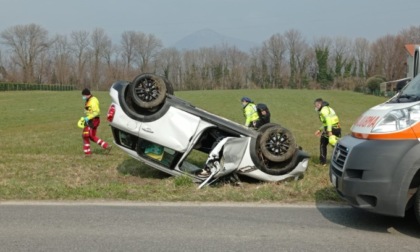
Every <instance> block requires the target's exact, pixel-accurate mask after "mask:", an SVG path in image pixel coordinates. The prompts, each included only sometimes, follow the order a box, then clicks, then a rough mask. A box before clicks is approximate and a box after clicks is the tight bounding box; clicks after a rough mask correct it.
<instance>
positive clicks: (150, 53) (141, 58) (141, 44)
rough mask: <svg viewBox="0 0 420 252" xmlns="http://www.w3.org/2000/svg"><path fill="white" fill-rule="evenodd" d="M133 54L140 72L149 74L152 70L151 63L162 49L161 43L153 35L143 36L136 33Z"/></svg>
mask: <svg viewBox="0 0 420 252" xmlns="http://www.w3.org/2000/svg"><path fill="white" fill-rule="evenodd" d="M136 39H137V43H136V47H135V52H136V56H138V57H137V60H138V62H137V63H138V65H139V68H140V71H141V72H150V71H151V70H152V69H153V67H154V66H153V65H151V63H152V61H153V60H155V59H156V57H157V55H158V53H159V51H160V50H161V49H162V47H163V45H162V41H161V40H160V39H158V38H156V37H155V35H153V34H148V35H146V34H144V33H142V32H138V33H137V36H136Z"/></svg>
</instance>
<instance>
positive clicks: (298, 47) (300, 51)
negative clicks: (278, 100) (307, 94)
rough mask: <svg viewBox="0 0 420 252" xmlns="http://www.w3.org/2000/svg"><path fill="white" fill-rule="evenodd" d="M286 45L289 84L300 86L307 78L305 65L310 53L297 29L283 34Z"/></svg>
mask: <svg viewBox="0 0 420 252" xmlns="http://www.w3.org/2000/svg"><path fill="white" fill-rule="evenodd" d="M284 37H285V42H286V46H287V49H288V52H289V65H290V78H289V86H290V87H292V88H302V87H303V86H304V85H305V83H306V79H307V67H308V65H309V60H310V53H309V47H308V45H307V44H306V42H305V40H304V39H303V36H302V34H301V33H300V32H298V31H297V30H294V29H292V30H289V31H287V32H286V33H285V34H284Z"/></svg>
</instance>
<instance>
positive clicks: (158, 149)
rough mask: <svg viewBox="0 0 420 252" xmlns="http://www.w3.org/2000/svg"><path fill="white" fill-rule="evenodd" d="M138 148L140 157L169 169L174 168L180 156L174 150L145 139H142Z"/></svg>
mask: <svg viewBox="0 0 420 252" xmlns="http://www.w3.org/2000/svg"><path fill="white" fill-rule="evenodd" d="M138 148H139V149H138V150H137V152H138V153H139V155H141V156H143V157H145V158H147V159H149V160H152V161H154V162H158V163H160V164H162V165H164V166H165V167H167V168H172V162H173V160H174V159H175V157H176V156H177V154H178V153H177V152H176V151H175V150H173V149H170V148H167V147H164V146H162V145H159V144H156V143H153V142H150V141H147V140H144V139H140V143H139V147H138Z"/></svg>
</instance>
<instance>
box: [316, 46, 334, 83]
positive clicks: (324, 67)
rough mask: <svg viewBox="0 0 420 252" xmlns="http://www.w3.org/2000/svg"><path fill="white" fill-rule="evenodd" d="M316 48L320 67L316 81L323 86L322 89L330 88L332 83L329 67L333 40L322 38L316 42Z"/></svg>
mask: <svg viewBox="0 0 420 252" xmlns="http://www.w3.org/2000/svg"><path fill="white" fill-rule="evenodd" d="M314 46H315V56H316V62H317V66H318V69H317V70H318V71H317V76H316V80H317V81H318V83H320V84H321V87H322V88H328V87H329V86H330V84H331V81H332V76H331V72H330V70H329V66H328V57H329V53H330V46H331V40H330V39H328V38H320V39H318V40H317V41H316V42H315V45H314Z"/></svg>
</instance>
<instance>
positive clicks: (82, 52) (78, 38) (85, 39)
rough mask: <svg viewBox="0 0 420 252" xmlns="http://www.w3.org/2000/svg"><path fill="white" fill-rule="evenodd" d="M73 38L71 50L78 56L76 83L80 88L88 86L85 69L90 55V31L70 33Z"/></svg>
mask: <svg viewBox="0 0 420 252" xmlns="http://www.w3.org/2000/svg"><path fill="white" fill-rule="evenodd" d="M70 38H71V51H72V53H73V54H74V57H75V58H76V64H77V65H76V74H75V75H76V83H77V84H78V86H79V88H81V87H83V86H86V84H84V82H85V81H86V80H85V76H86V73H85V69H86V62H87V60H88V56H89V52H88V51H89V45H90V41H89V32H87V31H73V32H72V33H71V35H70Z"/></svg>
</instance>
